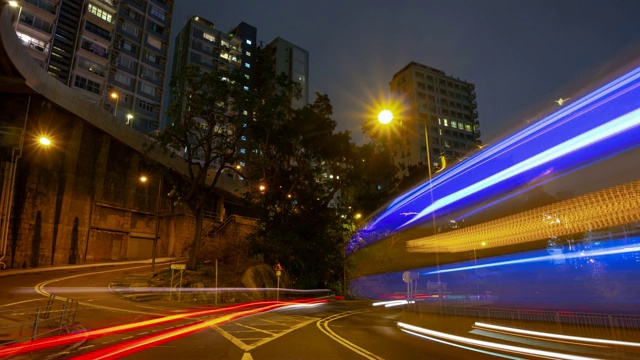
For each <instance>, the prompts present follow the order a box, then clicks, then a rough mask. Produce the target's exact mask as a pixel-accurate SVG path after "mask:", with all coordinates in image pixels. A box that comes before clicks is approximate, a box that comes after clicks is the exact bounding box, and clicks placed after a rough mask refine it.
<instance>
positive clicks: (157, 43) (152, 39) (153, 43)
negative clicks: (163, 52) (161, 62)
mask: <svg viewBox="0 0 640 360" xmlns="http://www.w3.org/2000/svg"><path fill="white" fill-rule="evenodd" d="M147 42H148V43H149V45H151V46H153V47H154V48H156V49H162V41H160V39H158V38H155V37H153V36H151V35H148V36H147Z"/></svg>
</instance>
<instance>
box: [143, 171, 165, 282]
mask: <svg viewBox="0 0 640 360" xmlns="http://www.w3.org/2000/svg"><path fill="white" fill-rule="evenodd" d="M147 180H149V179H148V178H147V177H146V176H141V177H140V182H141V183H146V182H147ZM161 197H162V177H159V180H158V197H157V199H156V223H155V225H156V228H155V232H154V236H153V248H152V249H151V271H152V272H155V271H156V248H157V247H158V233H159V232H160V201H161V200H162V198H161Z"/></svg>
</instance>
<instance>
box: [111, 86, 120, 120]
mask: <svg viewBox="0 0 640 360" xmlns="http://www.w3.org/2000/svg"><path fill="white" fill-rule="evenodd" d="M111 98H112V99H113V100H114V101H115V102H116V108H115V110H114V111H113V116H115V117H118V101H119V100H120V95H119V94H118V93H117V92H115V91H114V92H112V93H111Z"/></svg>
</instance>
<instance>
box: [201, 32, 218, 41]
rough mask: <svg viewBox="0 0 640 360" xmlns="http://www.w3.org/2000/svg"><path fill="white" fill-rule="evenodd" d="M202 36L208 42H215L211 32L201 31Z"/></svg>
mask: <svg viewBox="0 0 640 360" xmlns="http://www.w3.org/2000/svg"><path fill="white" fill-rule="evenodd" d="M202 37H203V38H204V39H205V40H208V41H210V42H216V37H215V36H213V35H211V34H207V33H203V34H202Z"/></svg>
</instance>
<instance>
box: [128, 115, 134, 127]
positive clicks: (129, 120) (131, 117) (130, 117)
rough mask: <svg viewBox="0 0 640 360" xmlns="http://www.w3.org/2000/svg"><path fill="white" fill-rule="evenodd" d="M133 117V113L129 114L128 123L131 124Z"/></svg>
mask: <svg viewBox="0 0 640 360" xmlns="http://www.w3.org/2000/svg"><path fill="white" fill-rule="evenodd" d="M131 119H133V115H131V114H127V125H130V124H131Z"/></svg>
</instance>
